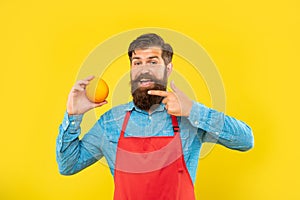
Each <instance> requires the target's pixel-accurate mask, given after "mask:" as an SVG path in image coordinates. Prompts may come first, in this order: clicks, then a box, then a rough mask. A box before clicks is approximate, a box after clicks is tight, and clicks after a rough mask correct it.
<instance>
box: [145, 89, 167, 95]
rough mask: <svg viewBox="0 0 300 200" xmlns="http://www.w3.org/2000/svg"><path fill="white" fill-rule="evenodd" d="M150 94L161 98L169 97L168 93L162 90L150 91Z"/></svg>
mask: <svg viewBox="0 0 300 200" xmlns="http://www.w3.org/2000/svg"><path fill="white" fill-rule="evenodd" d="M148 94H150V95H156V96H161V97H167V96H168V95H169V93H168V92H167V91H161V90H149V91H148Z"/></svg>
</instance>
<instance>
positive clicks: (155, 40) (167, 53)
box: [128, 33, 173, 65]
mask: <svg viewBox="0 0 300 200" xmlns="http://www.w3.org/2000/svg"><path fill="white" fill-rule="evenodd" d="M150 47H159V48H161V50H162V54H161V57H162V59H163V60H164V63H165V65H167V64H169V63H170V62H171V61H172V57H173V49H172V47H171V45H169V44H168V43H165V41H164V40H163V39H162V38H161V37H160V36H159V35H157V34H155V33H147V34H143V35H141V36H139V37H138V38H136V39H135V40H133V41H132V42H131V43H130V45H129V48H128V56H129V60H130V63H131V61H132V53H134V50H136V49H148V48H150Z"/></svg>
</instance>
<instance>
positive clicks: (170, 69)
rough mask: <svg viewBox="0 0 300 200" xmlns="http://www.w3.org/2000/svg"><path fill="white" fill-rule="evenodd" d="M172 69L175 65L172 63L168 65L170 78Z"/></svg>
mask: <svg viewBox="0 0 300 200" xmlns="http://www.w3.org/2000/svg"><path fill="white" fill-rule="evenodd" d="M172 69H173V63H172V62H170V63H169V64H168V65H167V75H168V77H169V76H170V75H171V72H172Z"/></svg>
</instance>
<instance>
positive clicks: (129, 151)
mask: <svg viewBox="0 0 300 200" xmlns="http://www.w3.org/2000/svg"><path fill="white" fill-rule="evenodd" d="M130 113H131V112H127V114H126V116H125V119H124V122H123V127H122V131H121V134H120V139H119V142H118V147H117V154H116V164H115V172H114V181H115V191H114V200H194V199H195V195H194V186H193V183H192V180H191V178H190V175H189V173H188V170H187V167H186V165H185V161H184V157H183V152H182V146H181V138H180V133H179V127H178V122H177V118H176V117H175V116H171V117H172V124H173V130H174V136H155V137H124V133H125V129H126V126H127V123H128V120H129V118H130Z"/></svg>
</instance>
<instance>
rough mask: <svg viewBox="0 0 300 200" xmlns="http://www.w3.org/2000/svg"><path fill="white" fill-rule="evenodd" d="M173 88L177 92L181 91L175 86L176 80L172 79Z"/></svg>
mask: <svg viewBox="0 0 300 200" xmlns="http://www.w3.org/2000/svg"><path fill="white" fill-rule="evenodd" d="M170 85H171V89H172V90H173V91H174V92H175V93H176V92H179V91H180V90H179V89H178V88H177V87H176V86H175V83H174V81H173V80H172V81H171V83H170Z"/></svg>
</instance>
